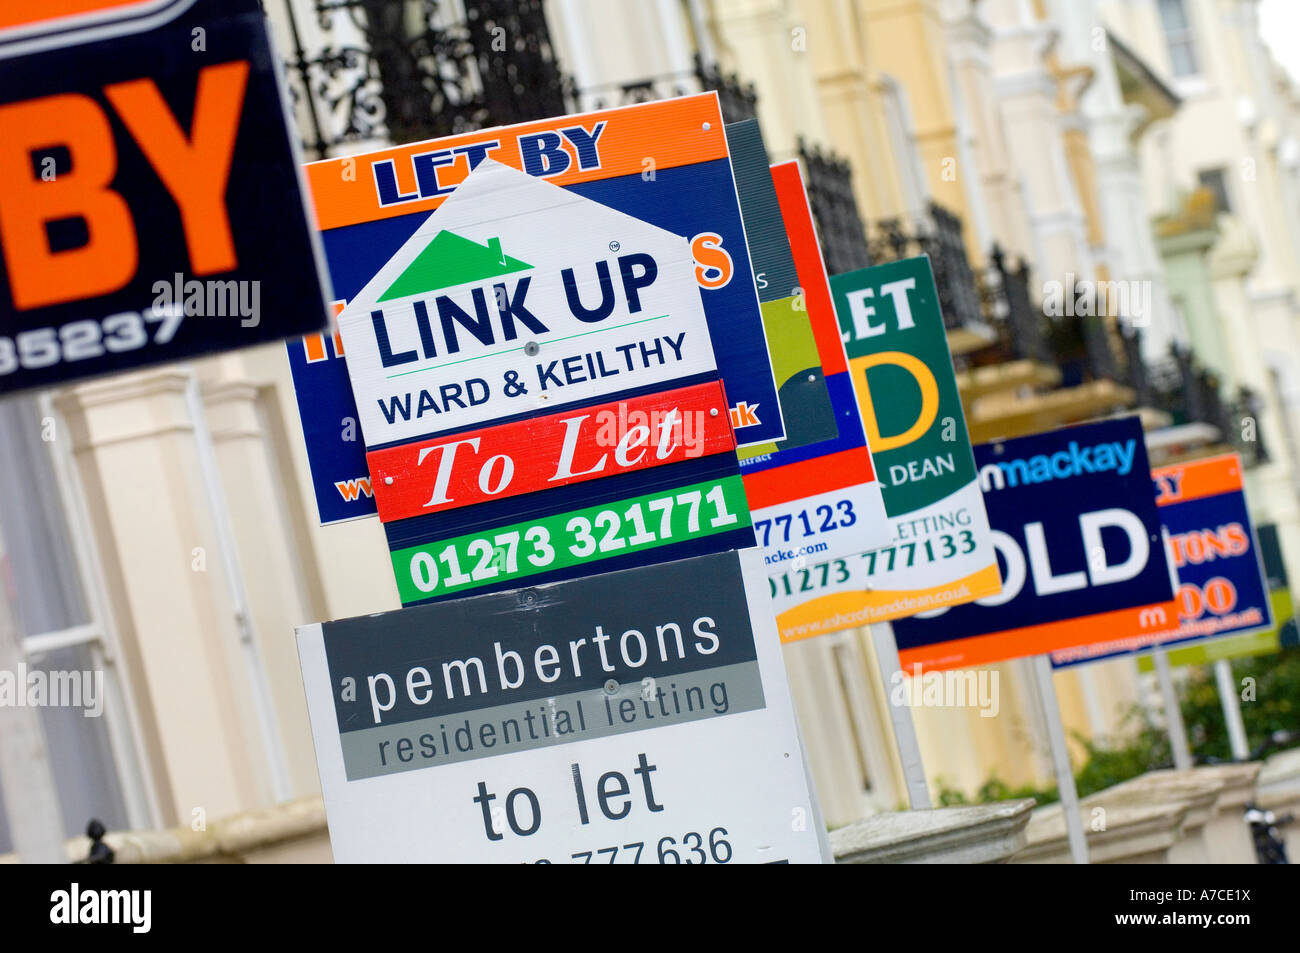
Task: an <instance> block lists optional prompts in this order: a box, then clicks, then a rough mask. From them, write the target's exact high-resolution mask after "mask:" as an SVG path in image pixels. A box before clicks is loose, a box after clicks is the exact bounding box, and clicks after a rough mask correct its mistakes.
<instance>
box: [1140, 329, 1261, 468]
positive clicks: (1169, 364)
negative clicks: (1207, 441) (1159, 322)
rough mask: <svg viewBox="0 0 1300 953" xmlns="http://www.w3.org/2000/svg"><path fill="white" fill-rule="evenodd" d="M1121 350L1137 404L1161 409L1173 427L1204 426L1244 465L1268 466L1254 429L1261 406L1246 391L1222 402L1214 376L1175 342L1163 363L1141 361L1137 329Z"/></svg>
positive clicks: (1256, 431) (1218, 385)
mask: <svg viewBox="0 0 1300 953" xmlns="http://www.w3.org/2000/svg"><path fill="white" fill-rule="evenodd" d="M1124 351H1125V383H1127V384H1128V386H1130V387H1132V388H1133V390H1134V391H1135V392H1136V393H1137V398H1138V405H1139V406H1141V407H1152V408H1154V409H1156V410H1161V411H1164V412H1165V413H1167V414H1169V416H1170V417H1171V418H1172V420H1173V425H1174V426H1182V425H1186V424H1194V423H1202V424H1209V425H1210V426H1212V427H1214V428H1215V429H1216V430H1218V432H1219V434H1220V435H1221V439H1222V441H1223V442H1224V443H1227V444H1229V445H1230V446H1232V447H1233V448H1234V449H1235V450H1236V451H1237V452H1238V453H1240V454H1241V458H1242V462H1243V463H1245V465H1246V466H1255V465H1257V464H1260V463H1267V462H1268V452H1267V450H1266V448H1265V446H1264V443H1263V439H1262V436H1261V434H1260V428H1259V413H1260V410H1261V402H1260V400H1259V399H1258V397H1257V396H1256V395H1255V394H1254V393H1253V392H1251V391H1250V389H1249V388H1244V387H1243V388H1239V389H1238V391H1237V393H1236V394H1235V395H1232V396H1229V397H1228V398H1227V399H1225V398H1224V397H1223V396H1222V385H1221V382H1220V380H1219V378H1218V375H1216V374H1215V373H1214V372H1213V371H1211V370H1209V369H1208V368H1206V367H1203V366H1201V365H1200V364H1199V363H1198V362H1197V361H1196V358H1195V356H1194V355H1193V354H1192V351H1191V349H1190V348H1186V347H1181V346H1179V345H1177V344H1174V345H1172V346H1171V347H1170V352H1169V357H1167V358H1165V359H1164V360H1161V361H1156V362H1154V363H1150V364H1148V363H1146V362H1144V361H1143V360H1142V332H1141V331H1140V330H1139V329H1137V328H1132V329H1129V330H1127V331H1126V332H1125V333H1124Z"/></svg>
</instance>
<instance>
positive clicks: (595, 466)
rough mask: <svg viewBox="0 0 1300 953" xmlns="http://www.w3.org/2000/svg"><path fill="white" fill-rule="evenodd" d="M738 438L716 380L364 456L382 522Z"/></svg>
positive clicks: (624, 469) (727, 444) (652, 462)
mask: <svg viewBox="0 0 1300 953" xmlns="http://www.w3.org/2000/svg"><path fill="white" fill-rule="evenodd" d="M735 447H736V439H735V436H734V435H733V434H732V432H731V425H730V421H729V419H728V417H727V400H726V396H725V395H724V394H723V391H722V384H721V382H718V381H714V382H710V383H707V384H696V385H694V386H691V387H682V388H679V389H677V390H670V391H664V392H663V393H659V394H647V395H646V396H644V397H634V398H630V399H628V400H620V401H613V402H611V403H607V404H597V405H594V406H591V407H580V408H577V409H575V410H569V411H565V412H563V413H558V414H551V415H549V416H546V417H533V418H531V419H529V420H519V421H516V422H514V423H509V424H501V425H499V426H496V427H485V428H482V429H480V430H471V431H467V432H465V433H459V434H455V435H454V436H451V437H439V438H437V439H434V440H420V441H417V442H415V443H408V444H406V445H404V446H401V447H390V448H388V449H386V450H375V451H372V452H371V453H368V454H366V462H367V463H368V464H369V466H370V476H371V485H372V487H373V488H374V493H375V503H376V504H377V505H378V509H379V518H380V520H382V521H383V522H385V523H388V522H391V521H393V520H401V519H408V518H410V517H412V516H423V515H425V514H427V513H438V512H442V511H443V510H453V509H456V508H458V507H461V506H472V505H473V504H475V503H483V502H485V501H487V500H501V499H505V498H506V497H511V496H518V495H519V494H521V493H532V492H534V491H536V490H546V489H550V488H551V487H556V486H564V485H565V484H567V483H581V482H583V481H585V480H596V479H599V478H600V477H607V476H613V475H615V474H618V473H630V472H632V471H633V470H644V469H647V468H649V467H657V466H663V465H665V464H668V463H678V462H680V461H682V460H691V459H694V458H696V457H704V456H709V455H711V454H715V453H724V452H726V451H728V450H734V449H735Z"/></svg>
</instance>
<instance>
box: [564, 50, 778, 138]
mask: <svg viewBox="0 0 1300 953" xmlns="http://www.w3.org/2000/svg"><path fill="white" fill-rule="evenodd" d="M709 91H713V92H716V93H717V94H718V103H719V105H720V106H721V107H722V118H723V120H724V121H726V122H741V121H743V120H745V119H757V118H758V93H757V92H756V91H755V90H754V86H753V84H752V83H745V82H743V81H742V80H741V79H740V77H738V76H736V75H735V74H734V73H724V72H722V70H720V69H719V68H718V67H716V66H713V65H710V64H707V63H705V62H704V60H703V59H702V58H701V57H700V56H699V54H696V56H695V65H694V67H693V68H692V69H690V70H687V71H685V72H680V73H665V74H662V75H659V76H648V77H646V78H644V79H637V80H631V81H629V82H623V83H606V84H604V85H601V86H590V87H584V88H582V89H578V90H576V91H575V97H574V104H573V108H575V109H605V108H608V107H611V106H630V105H634V104H636V103H648V102H653V101H654V100H656V99H668V98H669V97H672V96H687V95H690V94H691V93H702V92H709Z"/></svg>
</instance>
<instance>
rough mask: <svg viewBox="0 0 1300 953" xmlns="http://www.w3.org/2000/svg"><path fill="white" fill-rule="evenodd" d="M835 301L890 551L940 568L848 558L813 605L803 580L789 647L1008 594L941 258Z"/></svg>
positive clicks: (786, 617) (888, 270)
mask: <svg viewBox="0 0 1300 953" xmlns="http://www.w3.org/2000/svg"><path fill="white" fill-rule="evenodd" d="M831 292H832V294H833V296H834V299H835V314H836V317H837V318H838V320H839V326H840V332H841V335H842V337H843V339H844V347H845V352H846V353H847V355H848V359H849V374H850V376H851V377H852V379H853V388H854V391H855V393H856V394H857V399H858V406H859V407H860V408H861V411H862V423H863V426H864V427H865V428H866V432H867V443H868V445H869V446H870V447H871V457H872V461H873V463H874V465H875V469H876V475H877V477H878V478H879V480H880V483H881V488H882V492H883V495H884V501H885V512H886V514H887V515H888V517H889V524H890V530H891V534H892V536H891V539H890V542H889V544H888V546H887V547H885V548H886V549H890V550H893V551H899V550H901V549H903V548H906V546H907V544H911V546H912V550H913V552H916V551H923V552H925V553H927V554H932V555H934V557H935V558H933V559H930V558H926V559H914V560H902V559H898V560H893V559H878V560H872V559H868V558H866V554H865V553H864V554H862V556H863V558H857V559H850V560H848V564H849V567H850V570H849V571H848V573H847V574H845V573H840V572H826V573H821V572H820V571H818V567H816V566H814V567H811V568H812V571H811V572H810V573H809V575H810V576H811V578H812V579H813V580H814V581H815V582H816V583H820V582H821V580H822V579H823V578H825V579H826V584H825V585H813V587H812V588H813V589H814V590H815V591H814V592H813V593H812V594H811V596H810V595H809V594H806V593H804V584H803V580H802V578H800V580H799V587H798V588H799V590H800V592H801V593H802V595H801V597H800V600H801V601H800V602H799V604H797V605H789V606H787V605H785V604H783V603H782V599H781V597H780V596H779V595H778V597H777V600H776V601H777V611H778V618H779V619H780V622H781V631H782V633H783V637H785V638H787V639H789V638H791V637H794V638H802V637H806V636H813V635H821V634H823V633H826V632H834V631H836V630H837V629H845V628H851V627H852V626H856V625H862V624H864V623H870V622H883V621H885V620H888V619H897V618H902V617H905V616H910V615H915V614H916V613H918V612H925V611H928V610H931V609H938V608H943V607H946V606H953V605H960V604H961V603H965V602H973V601H974V600H976V599H979V598H982V597H984V596H991V595H994V594H996V593H998V592H1001V591H1002V579H1001V577H1000V575H999V574H998V564H997V556H996V554H995V552H994V549H993V536H992V532H991V531H990V529H989V522H988V515H987V514H986V513H985V511H984V498H983V496H982V494H981V493H980V487H979V481H978V478H977V474H976V472H975V458H974V455H973V454H972V453H971V447H970V438H969V436H968V434H967V431H966V418H965V416H964V414H963V411H962V406H961V398H960V396H959V395H958V393H957V380H956V377H955V375H954V372H953V367H952V355H951V354H950V353H949V350H948V333H947V329H946V328H945V327H944V323H943V313H942V311H941V310H940V307H939V294H938V291H937V290H936V288H935V285H934V274H933V272H932V271H931V270H930V260H929V259H928V258H924V257H922V258H909V259H905V260H903V261H895V262H890V263H888V264H884V265H877V266H875V267H873V268H863V269H861V270H860V271H854V272H850V273H848V274H845V275H837V276H835V277H833V278H831ZM954 533H963V534H968V537H969V539H970V541H971V544H970V545H963V546H960V547H956V546H952V545H947V546H945V545H944V536H945V534H946V535H947V536H949V537H951V536H952V535H953V534H954ZM964 538H965V537H964ZM868 566H871V567H872V569H873V570H874V571H873V572H870V573H869V572H868ZM845 575H847V578H845V579H843V580H842V581H840V580H841V577H842V576H845ZM781 585H782V591H783V589H784V582H782V583H781Z"/></svg>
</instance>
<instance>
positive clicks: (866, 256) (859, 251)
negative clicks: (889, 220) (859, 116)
mask: <svg viewBox="0 0 1300 953" xmlns="http://www.w3.org/2000/svg"><path fill="white" fill-rule="evenodd" d="M799 157H800V158H801V159H802V160H803V165H804V169H805V170H806V174H807V191H808V204H809V205H810V206H812V213H813V220H814V221H815V222H816V223H817V234H818V238H820V239H821V246H822V257H823V258H824V259H825V260H826V271H827V273H828V274H832V275H842V274H844V273H846V272H850V271H857V270H858V269H859V268H865V267H867V265H870V264H871V255H870V253H869V252H868V250H867V230H866V227H865V226H864V225H863V222H862V217H861V216H860V215H859V214H858V202H857V199H855V198H854V197H853V172H852V170H851V169H850V168H849V164H848V163H847V162H846V161H844V160H843V159H841V158H839V157H838V156H836V155H834V154H832V153H827V152H823V151H822V150H821V149H818V148H816V147H815V146H809V145H808V144H807V143H805V142H804V141H803V140H802V139H800V140H799Z"/></svg>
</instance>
